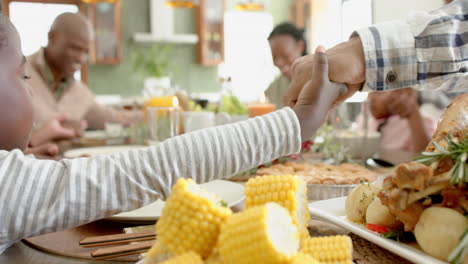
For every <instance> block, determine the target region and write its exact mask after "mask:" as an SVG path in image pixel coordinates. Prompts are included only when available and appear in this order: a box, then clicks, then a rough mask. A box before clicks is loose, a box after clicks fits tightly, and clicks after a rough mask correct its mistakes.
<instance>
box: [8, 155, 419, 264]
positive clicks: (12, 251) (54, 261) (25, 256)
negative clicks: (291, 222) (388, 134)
mask: <svg viewBox="0 0 468 264" xmlns="http://www.w3.org/2000/svg"><path fill="white" fill-rule="evenodd" d="M415 156H416V153H408V152H402V151H393V150H392V151H388V150H385V151H384V150H381V151H380V154H379V157H380V158H382V159H385V160H387V161H390V162H392V163H394V164H398V163H401V162H407V161H409V160H411V159H413V158H414V157H415ZM315 221H319V222H315V223H314V224H313V226H316V225H317V224H318V223H320V220H315ZM322 224H325V225H328V223H324V222H322ZM343 232H346V231H343V230H341V231H336V230H335V231H332V232H331V233H330V232H328V233H327V232H322V233H323V234H326V235H332V234H333V233H337V234H339V233H343ZM355 239H359V238H356V237H355V238H353V240H355ZM376 247H377V246H376ZM379 250H380V249H379ZM382 250H383V249H382ZM384 252H385V254H387V255H388V254H391V253H390V252H388V253H387V251H384ZM356 254H357V257H356ZM389 256H390V255H389ZM359 258H360V257H359V252H356V251H355V263H372V261H371V262H368V261H362V260H361V261H360V260H359ZM392 258H394V256H392ZM396 258H398V257H396ZM0 263H2V264H19V263H20V264H30V263H31V264H32V263H34V264H62V263H71V264H84V263H93V264H110V263H116V262H115V261H95V260H83V259H76V258H71V257H62V256H59V255H56V254H51V253H46V252H44V251H41V250H38V249H35V248H33V247H31V246H29V245H27V244H26V243H24V242H18V243H16V244H14V245H13V246H12V247H10V248H8V249H7V250H6V251H5V252H4V253H3V254H2V255H0ZM120 263H122V262H120ZM129 263H132V262H129ZM133 263H134V262H133ZM375 263H379V262H375ZM381 263H383V262H381ZM390 263H391V262H390ZM398 263H400V264H403V263H407V262H406V261H405V260H403V259H400V260H399V261H398Z"/></svg>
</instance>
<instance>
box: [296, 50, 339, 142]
mask: <svg viewBox="0 0 468 264" xmlns="http://www.w3.org/2000/svg"><path fill="white" fill-rule="evenodd" d="M311 66H312V76H311V80H309V81H308V82H307V83H306V85H305V86H304V88H303V89H302V91H301V93H300V95H299V97H298V99H297V102H296V104H295V106H294V111H295V112H296V114H297V117H298V119H299V122H300V124H301V136H302V140H303V141H305V140H307V139H309V138H311V137H312V135H313V134H315V131H316V130H317V129H318V128H319V127H320V126H321V125H322V123H323V122H324V121H325V119H326V117H327V114H328V111H329V110H330V109H331V107H332V105H333V102H335V101H336V99H337V98H338V96H339V95H340V94H342V93H344V92H346V91H347V89H346V86H344V85H337V84H333V83H331V82H330V80H329V79H328V57H327V54H326V53H325V49H324V48H323V47H321V46H319V47H318V48H317V50H316V53H315V55H314V58H313V61H312V65H311Z"/></svg>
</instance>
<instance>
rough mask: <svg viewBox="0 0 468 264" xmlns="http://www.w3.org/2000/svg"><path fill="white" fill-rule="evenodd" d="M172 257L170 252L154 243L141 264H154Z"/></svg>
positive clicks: (159, 243)
mask: <svg viewBox="0 0 468 264" xmlns="http://www.w3.org/2000/svg"><path fill="white" fill-rule="evenodd" d="M172 257H174V255H173V254H172V253H171V251H170V250H169V249H168V248H167V247H165V246H164V245H162V244H161V242H160V241H156V242H155V243H154V245H153V246H152V247H151V249H150V250H149V251H148V252H147V253H146V254H145V258H144V261H143V264H156V263H160V262H162V261H165V260H168V259H170V258H172Z"/></svg>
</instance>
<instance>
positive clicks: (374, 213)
mask: <svg viewBox="0 0 468 264" xmlns="http://www.w3.org/2000/svg"><path fill="white" fill-rule="evenodd" d="M366 222H367V223H369V224H376V225H382V226H386V227H396V226H398V225H399V224H400V223H401V222H400V221H398V219H396V217H395V216H393V215H392V214H390V211H389V210H388V207H387V206H385V205H383V204H382V201H380V199H379V197H375V199H374V200H373V201H372V202H371V203H370V204H369V206H368V207H367V211H366Z"/></svg>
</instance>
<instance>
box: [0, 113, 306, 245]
mask: <svg viewBox="0 0 468 264" xmlns="http://www.w3.org/2000/svg"><path fill="white" fill-rule="evenodd" d="M300 130H301V128H300V126H299V122H298V120H297V118H296V115H295V113H294V112H293V111H292V110H291V109H288V108H287V109H283V110H280V111H277V112H275V113H272V114H269V115H265V116H262V117H259V118H255V119H251V120H248V121H244V122H240V123H236V124H231V125H227V126H221V127H215V128H210V129H205V130H200V131H195V132H193V133H190V134H186V135H183V136H180V137H175V138H172V139H169V140H167V141H164V142H162V143H160V144H159V145H156V146H154V147H151V148H146V149H142V150H133V151H129V152H124V153H118V154H114V155H109V156H98V157H95V158H81V159H74V160H63V161H60V162H54V161H39V160H35V159H32V158H28V157H24V156H23V155H22V153H21V152H19V151H15V152H11V153H8V152H5V151H3V152H1V151H0V182H2V184H1V185H0V200H1V201H4V202H3V203H2V204H1V205H0V219H2V221H3V222H2V225H0V253H1V251H3V250H4V249H5V246H8V245H11V244H12V243H14V242H16V241H19V240H20V239H23V238H25V237H28V236H31V235H36V234H41V233H44V232H50V231H54V230H59V229H65V228H70V227H73V226H77V225H80V224H84V223H86V222H90V221H93V220H96V219H101V218H104V217H108V216H112V215H114V214H117V213H119V212H122V211H129V210H133V209H136V208H139V207H141V206H143V205H145V204H148V203H150V202H152V201H154V200H156V199H158V198H163V199H165V198H166V197H167V196H169V194H170V192H171V187H172V185H173V184H174V183H175V181H176V180H177V179H178V178H181V177H185V178H187V177H190V178H193V179H194V180H195V181H197V182H198V183H202V182H207V181H211V180H214V179H220V178H226V177H229V176H231V175H233V174H235V173H238V172H241V171H244V170H247V169H251V168H253V167H256V166H258V165H261V164H263V163H266V162H269V161H271V160H274V159H276V158H278V157H280V156H285V155H289V154H293V153H297V152H298V151H299V150H300V146H301V142H300V136H299V135H300V134H301V132H300Z"/></svg>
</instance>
